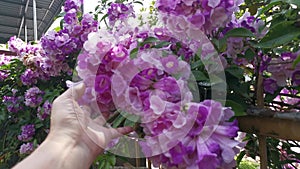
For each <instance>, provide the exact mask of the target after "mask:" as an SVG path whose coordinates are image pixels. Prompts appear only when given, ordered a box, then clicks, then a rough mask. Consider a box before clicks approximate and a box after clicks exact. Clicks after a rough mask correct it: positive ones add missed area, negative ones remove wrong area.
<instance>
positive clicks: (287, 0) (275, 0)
mask: <svg viewBox="0 0 300 169" xmlns="http://www.w3.org/2000/svg"><path fill="white" fill-rule="evenodd" d="M278 2H284V3H288V4H294V5H297V6H298V7H300V1H299V0H273V1H271V2H270V3H278Z"/></svg>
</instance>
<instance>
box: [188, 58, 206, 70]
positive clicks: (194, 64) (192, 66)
mask: <svg viewBox="0 0 300 169" xmlns="http://www.w3.org/2000/svg"><path fill="white" fill-rule="evenodd" d="M203 66H204V65H203V62H202V61H201V60H198V61H196V62H193V63H191V68H192V69H196V68H201V67H203Z"/></svg>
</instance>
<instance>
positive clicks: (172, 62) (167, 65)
mask: <svg viewBox="0 0 300 169" xmlns="http://www.w3.org/2000/svg"><path fill="white" fill-rule="evenodd" d="M161 62H162V64H163V66H164V70H165V71H166V72H167V73H170V74H172V73H176V70H178V58H177V57H176V56H174V55H169V56H167V57H164V58H162V60H161Z"/></svg>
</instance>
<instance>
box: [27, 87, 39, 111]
mask: <svg viewBox="0 0 300 169" xmlns="http://www.w3.org/2000/svg"><path fill="white" fill-rule="evenodd" d="M43 94H44V92H43V91H41V90H40V89H39V88H38V87H32V88H30V89H28V90H27V91H26V93H25V105H26V106H29V107H37V106H39V105H40V104H41V103H42V101H43V97H42V96H43Z"/></svg>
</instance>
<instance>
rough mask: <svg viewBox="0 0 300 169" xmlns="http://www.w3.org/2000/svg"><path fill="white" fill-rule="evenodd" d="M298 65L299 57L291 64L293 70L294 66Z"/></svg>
mask: <svg viewBox="0 0 300 169" xmlns="http://www.w3.org/2000/svg"><path fill="white" fill-rule="evenodd" d="M299 63H300V55H299V56H298V57H297V58H296V59H295V61H294V62H293V69H295V68H296V66H297V65H298V64H299Z"/></svg>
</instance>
